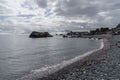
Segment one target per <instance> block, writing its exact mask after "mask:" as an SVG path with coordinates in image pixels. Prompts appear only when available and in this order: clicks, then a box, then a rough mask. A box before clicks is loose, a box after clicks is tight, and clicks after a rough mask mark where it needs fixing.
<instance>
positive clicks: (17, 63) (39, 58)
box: [0, 35, 100, 80]
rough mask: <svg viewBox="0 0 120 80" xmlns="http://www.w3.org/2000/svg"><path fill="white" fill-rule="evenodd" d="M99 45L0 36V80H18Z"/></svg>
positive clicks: (50, 39) (65, 40)
mask: <svg viewBox="0 0 120 80" xmlns="http://www.w3.org/2000/svg"><path fill="white" fill-rule="evenodd" d="M99 46H100V41H95V40H89V39H81V38H41V39H31V38H28V36H27V35H19V36H13V35H9V36H8V35H6V36H5V35H0V80H14V79H17V78H19V77H22V76H23V75H26V74H28V73H29V72H30V71H31V70H35V69H37V68H41V67H44V66H46V65H55V64H58V63H61V62H62V61H65V60H70V59H72V58H74V57H76V56H78V55H81V54H83V53H85V52H88V51H90V50H93V49H96V48H99Z"/></svg>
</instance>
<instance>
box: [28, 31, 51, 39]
mask: <svg viewBox="0 0 120 80" xmlns="http://www.w3.org/2000/svg"><path fill="white" fill-rule="evenodd" d="M29 37H30V38H45V37H53V36H52V35H51V34H49V33H48V32H37V31H33V32H32V33H31V34H30V36H29Z"/></svg>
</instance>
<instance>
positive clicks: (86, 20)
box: [0, 0, 120, 31]
mask: <svg viewBox="0 0 120 80" xmlns="http://www.w3.org/2000/svg"><path fill="white" fill-rule="evenodd" d="M7 1H9V0H0V23H2V24H0V30H3V31H4V30H5V29H6V30H11V29H15V27H16V28H17V29H18V30H19V29H20V30H23V31H31V30H36V29H37V30H51V31H52V30H53V31H54V30H66V29H67V30H78V29H80V30H86V29H90V28H96V27H115V26H116V25H117V24H118V23H120V1H119V0H31V1H34V2H35V3H34V4H32V2H30V1H29V0H22V1H23V3H24V1H25V2H28V3H29V2H30V5H29V6H27V7H23V8H21V11H22V12H21V11H20V10H18V11H17V6H15V7H14V6H13V8H16V16H12V17H8V18H7V16H8V14H12V13H13V10H12V7H11V8H9V7H8V4H10V3H7ZM18 1H21V0H18ZM6 3H7V5H6ZM21 5H22V4H20V6H21ZM24 5H27V3H24ZM33 5H34V8H32V7H33ZM36 6H37V7H36ZM21 7H22V6H21ZM27 8H28V9H27ZM34 11H36V12H34ZM17 13H20V14H21V15H22V17H21V16H17V15H19V14H17ZM26 14H27V15H26ZM31 14H32V15H34V16H28V15H31ZM48 14H50V15H48ZM3 15H4V16H3ZM46 15H47V16H46ZM25 17H26V18H25ZM28 17H29V18H28ZM3 19H4V20H3ZM10 22H11V23H10ZM6 23H7V25H6ZM51 23H53V24H54V23H56V24H54V25H53V24H51ZM17 24H18V25H17ZM19 25H21V26H19ZM9 26H13V27H9Z"/></svg>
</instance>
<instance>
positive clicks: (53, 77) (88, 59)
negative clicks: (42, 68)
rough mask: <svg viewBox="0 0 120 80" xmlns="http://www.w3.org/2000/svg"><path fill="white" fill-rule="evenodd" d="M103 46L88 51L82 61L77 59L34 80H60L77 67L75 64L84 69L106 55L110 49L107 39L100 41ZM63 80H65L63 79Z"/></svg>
mask: <svg viewBox="0 0 120 80" xmlns="http://www.w3.org/2000/svg"><path fill="white" fill-rule="evenodd" d="M102 40H103V41H102V43H103V46H102V47H100V48H99V49H95V50H93V51H92V52H91V51H90V52H89V53H88V54H85V55H84V56H83V57H82V59H79V60H77V61H75V62H73V63H71V64H69V65H67V66H65V67H63V68H61V69H59V70H58V71H56V72H53V73H52V74H49V75H47V76H43V77H42V78H38V79H35V80H61V79H59V78H62V77H63V76H64V75H66V74H67V72H70V70H72V69H73V68H75V67H77V64H79V67H80V68H81V67H84V66H86V65H89V64H91V63H92V61H94V60H96V59H98V58H99V57H100V55H103V54H105V53H106V51H107V50H108V49H109V48H110V43H109V39H108V38H103V39H102ZM64 80H65V79H64Z"/></svg>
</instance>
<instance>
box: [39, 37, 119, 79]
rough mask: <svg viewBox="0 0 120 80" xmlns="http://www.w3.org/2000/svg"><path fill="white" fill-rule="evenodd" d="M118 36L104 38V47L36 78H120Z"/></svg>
mask: <svg viewBox="0 0 120 80" xmlns="http://www.w3.org/2000/svg"><path fill="white" fill-rule="evenodd" d="M119 41H120V36H113V37H112V38H110V39H107V40H104V43H105V44H104V45H105V46H104V48H103V49H102V50H99V51H97V52H95V53H93V54H92V55H90V56H88V57H86V58H85V59H84V60H81V61H77V62H75V63H73V64H71V65H69V66H67V67H65V68H63V69H61V70H59V71H57V72H55V73H53V74H51V75H48V76H47V77H43V78H41V79H37V80H120V46H119V45H120V42H119Z"/></svg>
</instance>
